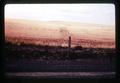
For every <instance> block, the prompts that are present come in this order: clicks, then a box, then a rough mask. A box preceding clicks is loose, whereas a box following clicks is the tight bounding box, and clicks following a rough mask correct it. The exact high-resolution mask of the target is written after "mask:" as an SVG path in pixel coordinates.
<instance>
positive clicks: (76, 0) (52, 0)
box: [0, 0, 120, 83]
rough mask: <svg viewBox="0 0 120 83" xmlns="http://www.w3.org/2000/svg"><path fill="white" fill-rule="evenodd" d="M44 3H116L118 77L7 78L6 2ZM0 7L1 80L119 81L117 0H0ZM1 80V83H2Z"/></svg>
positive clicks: (119, 36) (96, 82) (33, 81)
mask: <svg viewBox="0 0 120 83" xmlns="http://www.w3.org/2000/svg"><path fill="white" fill-rule="evenodd" d="M43 3H48V4H49V3H58V4H59V3H66V4H67V3H88V4H89V3H101V4H104V3H110V4H114V5H115V32H116V34H115V35H116V52H117V57H116V78H112V79H109V78H108V79H106V78H105V79H89V78H82V79H79V78H54V79H49V78H46V79H42V78H41V79H24V78H17V79H6V78H5V76H4V73H5V71H4V63H3V62H4V54H3V53H4V40H5V39H4V7H5V5H6V4H43ZM0 6H1V7H0V9H1V12H0V16H1V17H0V23H1V24H0V27H1V28H0V31H1V32H0V38H1V39H0V44H1V45H0V47H1V48H0V51H1V54H0V66H1V67H0V81H2V82H20V83H21V82H22V83H23V82H29V83H31V82H32V83H35V82H40V81H44V82H46V81H47V82H50V81H58V82H62V81H66V82H67V81H69V82H75V81H80V82H95V83H98V82H105V81H113V82H115V81H117V80H118V79H119V76H120V74H119V70H120V68H119V66H118V65H119V64H120V61H119V58H120V57H119V56H118V55H119V52H120V51H119V38H120V35H119V28H118V27H119V19H118V15H119V14H118V8H119V6H118V2H117V0H70V1H69V0H1V1H0ZM2 82H1V83H2Z"/></svg>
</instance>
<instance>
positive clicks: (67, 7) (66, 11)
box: [5, 4, 115, 25]
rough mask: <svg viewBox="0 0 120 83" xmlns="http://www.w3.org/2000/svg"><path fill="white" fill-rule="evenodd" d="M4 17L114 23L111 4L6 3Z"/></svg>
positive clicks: (113, 12)
mask: <svg viewBox="0 0 120 83" xmlns="http://www.w3.org/2000/svg"><path fill="white" fill-rule="evenodd" d="M5 18H17V19H30V20H44V21H74V22H80V23H94V24H104V25H115V6H114V5H113V4H7V5H5Z"/></svg>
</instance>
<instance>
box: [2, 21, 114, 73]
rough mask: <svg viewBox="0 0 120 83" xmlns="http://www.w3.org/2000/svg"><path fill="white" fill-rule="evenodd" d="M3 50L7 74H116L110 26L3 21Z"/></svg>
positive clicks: (59, 22)
mask: <svg viewBox="0 0 120 83" xmlns="http://www.w3.org/2000/svg"><path fill="white" fill-rule="evenodd" d="M69 37H71V40H69ZM69 41H70V43H69ZM69 44H70V46H69ZM4 49H5V56H4V57H5V69H6V71H7V72H93V71H94V72H115V62H116V52H115V29H114V27H113V26H103V25H94V24H80V23H76V22H61V21H30V20H18V19H5V48H4Z"/></svg>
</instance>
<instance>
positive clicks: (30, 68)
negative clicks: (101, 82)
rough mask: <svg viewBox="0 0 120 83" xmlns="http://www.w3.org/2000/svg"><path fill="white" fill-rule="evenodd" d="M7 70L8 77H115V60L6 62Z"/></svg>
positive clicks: (25, 60)
mask: <svg viewBox="0 0 120 83" xmlns="http://www.w3.org/2000/svg"><path fill="white" fill-rule="evenodd" d="M5 70H6V75H7V76H8V77H30V78H31V77H32V78H34V77H35V78H45V77H47V78H52V77H53V78H56V77H60V78H61V77H62V78H66V77H68V78H76V77H77V78H81V77H82V78H84V77H94V78H99V77H102V78H104V77H115V60H112V61H110V60H109V59H102V60H101V59H85V60H84V59H80V60H43V61H40V60H27V59H24V60H11V61H6V64H5Z"/></svg>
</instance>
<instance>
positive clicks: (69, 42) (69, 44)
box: [68, 36, 71, 56]
mask: <svg viewBox="0 0 120 83" xmlns="http://www.w3.org/2000/svg"><path fill="white" fill-rule="evenodd" d="M70 49H71V36H69V40H68V56H70Z"/></svg>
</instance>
